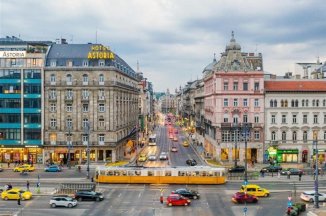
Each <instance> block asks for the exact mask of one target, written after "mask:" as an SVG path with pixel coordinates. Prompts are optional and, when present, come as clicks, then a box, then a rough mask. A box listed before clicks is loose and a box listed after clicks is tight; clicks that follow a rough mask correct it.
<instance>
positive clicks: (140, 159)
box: [138, 154, 147, 162]
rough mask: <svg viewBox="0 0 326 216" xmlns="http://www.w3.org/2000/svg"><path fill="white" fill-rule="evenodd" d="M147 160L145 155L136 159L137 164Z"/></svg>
mask: <svg viewBox="0 0 326 216" xmlns="http://www.w3.org/2000/svg"><path fill="white" fill-rule="evenodd" d="M146 160H147V156H146V154H140V155H139V157H138V161H139V162H145V161H146Z"/></svg>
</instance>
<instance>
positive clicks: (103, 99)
mask: <svg viewBox="0 0 326 216" xmlns="http://www.w3.org/2000/svg"><path fill="white" fill-rule="evenodd" d="M97 99H98V100H99V101H105V96H103V95H100V96H98V98H97Z"/></svg>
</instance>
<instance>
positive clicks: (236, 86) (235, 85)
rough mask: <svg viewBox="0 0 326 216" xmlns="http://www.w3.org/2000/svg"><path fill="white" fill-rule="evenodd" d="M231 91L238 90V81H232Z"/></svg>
mask: <svg viewBox="0 0 326 216" xmlns="http://www.w3.org/2000/svg"><path fill="white" fill-rule="evenodd" d="M233 91H238V82H234V83H233Z"/></svg>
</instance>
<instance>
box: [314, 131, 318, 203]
mask: <svg viewBox="0 0 326 216" xmlns="http://www.w3.org/2000/svg"><path fill="white" fill-rule="evenodd" d="M313 138H314V140H313V143H314V144H315V152H316V161H315V162H316V164H315V166H316V167H315V199H314V208H319V199H318V162H319V161H318V146H317V143H318V139H317V138H318V133H317V131H314V137H313Z"/></svg>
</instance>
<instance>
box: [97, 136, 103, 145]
mask: <svg viewBox="0 0 326 216" xmlns="http://www.w3.org/2000/svg"><path fill="white" fill-rule="evenodd" d="M98 141H99V144H104V134H99V135H98Z"/></svg>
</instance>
